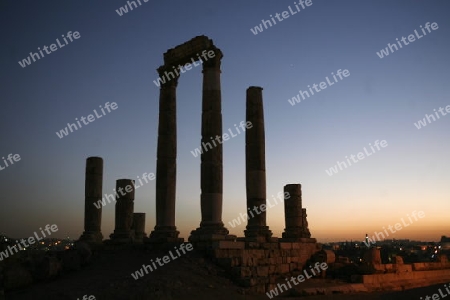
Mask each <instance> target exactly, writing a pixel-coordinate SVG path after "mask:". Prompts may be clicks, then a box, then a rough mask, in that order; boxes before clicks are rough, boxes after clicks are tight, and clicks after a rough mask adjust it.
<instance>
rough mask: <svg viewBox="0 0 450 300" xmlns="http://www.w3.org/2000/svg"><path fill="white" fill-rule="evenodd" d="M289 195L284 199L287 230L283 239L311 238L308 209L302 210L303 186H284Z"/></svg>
mask: <svg viewBox="0 0 450 300" xmlns="http://www.w3.org/2000/svg"><path fill="white" fill-rule="evenodd" d="M286 192H287V193H289V196H288V197H285V198H284V214H285V221H286V228H285V229H284V232H283V239H293V240H296V239H301V238H309V237H310V236H311V235H310V234H309V236H308V234H306V232H308V233H309V229H308V228H304V226H308V225H307V221H306V209H304V210H303V208H302V186H301V185H300V184H288V185H285V186H284V193H285V195H286Z"/></svg>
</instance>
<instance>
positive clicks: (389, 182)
mask: <svg viewBox="0 0 450 300" xmlns="http://www.w3.org/2000/svg"><path fill="white" fill-rule="evenodd" d="M141 3H142V6H140V7H138V8H135V9H134V10H133V11H130V12H129V13H128V14H124V15H123V16H119V15H118V14H117V13H116V9H118V8H119V7H121V6H123V5H126V1H119V0H113V1H101V2H100V1H83V2H82V1H75V0H65V1H55V0H53V1H38V2H37V1H32V0H24V1H12V0H5V1H1V2H0V37H1V40H2V47H1V48H0V80H1V85H0V94H1V118H0V138H1V145H0V150H1V151H0V157H3V156H7V155H8V154H9V153H13V154H15V153H17V154H19V155H20V156H21V158H22V159H21V160H20V161H19V162H16V163H15V164H14V165H12V166H10V167H7V168H6V169H4V170H1V171H0V190H1V191H2V193H1V196H0V199H1V207H0V232H3V233H5V234H7V235H9V236H13V237H27V236H31V235H32V234H33V232H35V231H37V230H38V229H39V227H41V226H44V225H45V224H57V225H58V228H59V231H58V233H57V234H56V236H58V237H64V236H66V235H69V236H70V237H72V238H78V237H79V236H80V235H81V233H82V232H83V218H84V172H85V164H86V158H87V157H89V156H101V157H103V159H104V183H103V192H104V193H112V189H113V188H114V187H115V181H116V180H117V179H119V178H130V179H137V176H142V174H143V173H146V172H147V173H150V172H153V173H154V172H156V145H157V128H158V101H159V100H158V99H159V88H158V87H156V86H155V84H154V83H153V80H155V79H156V78H157V76H158V75H157V72H156V68H158V67H159V66H160V65H161V64H162V63H163V53H164V52H165V51H167V49H169V48H172V47H175V46H177V45H179V44H181V43H184V42H186V41H188V40H189V39H191V38H193V37H195V36H197V35H207V36H208V37H210V38H212V39H213V41H214V43H215V45H216V46H217V47H219V48H220V49H221V50H222V52H223V53H224V57H223V59H222V76H221V80H222V107H223V130H224V131H227V130H228V128H234V126H233V125H234V124H237V123H239V122H241V121H242V120H244V119H245V94H246V89H247V88H248V87H249V86H261V87H263V89H264V90H263V99H264V109H265V126H266V168H267V196H268V197H271V195H276V194H277V193H278V192H280V191H282V190H283V186H284V185H285V184H290V183H301V184H302V189H303V206H304V207H306V208H307V212H308V222H309V229H310V231H311V233H312V237H315V238H317V239H318V240H319V241H321V242H326V241H335V240H346V239H347V240H350V239H353V240H362V239H363V238H364V235H365V234H366V233H369V234H373V233H374V232H375V231H381V230H382V228H383V226H385V227H387V226H388V225H394V224H395V223H397V222H400V220H401V218H405V220H406V218H407V215H408V214H411V213H412V212H413V211H424V213H425V217H424V218H423V219H419V220H418V221H416V222H414V223H413V224H411V225H410V226H409V227H407V228H404V229H402V230H401V231H399V232H397V233H396V234H393V235H391V236H389V238H409V239H421V240H429V241H437V240H439V239H440V236H441V235H450V228H449V227H450V218H449V210H450V201H449V200H450V199H449V198H450V185H449V184H448V183H449V181H450V176H449V172H448V170H449V169H450V160H449V159H448V153H450V142H449V139H448V137H449V128H450V116H442V117H441V118H440V119H439V120H436V121H435V122H432V123H431V124H428V125H427V126H426V127H424V128H422V129H420V130H419V129H417V128H416V127H415V126H414V123H415V122H417V121H418V120H420V119H423V118H424V116H425V114H431V113H433V109H438V108H439V107H445V106H447V105H449V104H450V98H449V96H448V95H450V84H449V82H448V78H449V75H448V71H449V70H450V60H449V59H448V53H450V39H449V36H450V19H449V18H448V12H449V11H450V2H448V1H443V0H442V1H411V0H400V1H386V0H385V1H360V0H345V1H323V0H322V1H319V0H313V5H312V6H310V7H307V8H306V9H305V10H302V11H301V12H300V13H297V14H296V15H293V16H291V17H289V18H288V19H286V20H283V21H282V22H277V24H276V25H275V26H273V27H271V28H269V29H267V30H264V31H263V32H262V33H260V34H258V35H254V34H253V33H252V32H251V31H250V28H253V27H254V26H257V25H259V24H260V23H261V20H262V19H265V20H267V19H269V15H270V14H275V13H277V12H278V13H281V12H282V11H285V10H288V6H289V5H291V6H292V7H293V6H294V1H292V0H289V1H285V0H282V1H256V0H248V1H243V2H242V1H229V2H223V1H221V2H218V1H205V0H201V1H200V0H196V1H170V2H165V1H164V3H163V1H149V2H147V3H144V2H143V0H142V1H141ZM427 22H436V23H438V26H439V29H438V30H435V31H432V32H431V33H429V34H427V35H426V36H424V37H423V38H421V39H420V40H416V41H415V42H413V43H411V44H409V45H407V46H403V48H402V49H399V50H398V51H395V52H394V53H392V54H390V55H389V56H387V57H385V58H383V59H380V58H379V57H378V56H377V55H376V52H377V51H380V50H381V49H382V48H385V47H386V46H387V44H388V43H394V42H395V39H396V38H399V39H400V38H401V37H402V36H407V35H409V34H412V33H414V30H418V31H419V32H420V25H422V26H423V25H425V23H427ZM68 31H78V32H79V33H80V35H81V38H80V39H78V40H74V41H73V42H72V43H69V44H68V45H66V46H65V47H64V48H61V49H59V50H57V51H56V52H54V53H51V54H48V55H45V57H43V58H42V59H40V60H38V61H36V62H33V63H31V65H29V66H27V67H26V68H22V67H21V66H20V65H19V64H18V61H21V60H22V59H24V58H26V57H27V56H28V55H29V53H30V52H31V51H32V52H36V51H37V48H38V47H41V48H42V47H43V46H44V45H47V46H49V45H50V44H52V43H54V42H55V40H56V39H57V38H60V37H61V35H62V34H64V35H66V34H67V32H68ZM338 69H342V70H344V69H348V70H349V72H350V76H349V77H347V78H345V79H344V80H341V81H339V82H338V83H336V84H335V85H333V86H330V87H328V88H327V89H326V90H323V91H321V92H320V93H317V94H315V95H314V96H312V97H310V98H308V99H306V100H304V101H302V102H301V103H299V104H296V105H295V106H291V105H290V104H289V103H288V99H290V98H292V97H294V96H295V95H296V94H297V93H298V92H299V90H300V89H301V90H306V89H307V85H312V84H313V83H317V84H319V83H320V82H321V81H324V80H325V77H326V76H331V72H334V73H336V71H337V70H338ZM201 92H202V74H201V67H196V68H193V69H192V70H190V71H188V72H187V73H185V74H183V75H182V76H181V78H180V80H179V84H178V89H177V106H178V107H177V114H178V115H177V122H178V133H177V134H178V167H177V168H178V169H177V191H176V192H177V199H176V201H177V204H176V205H177V206H176V225H177V227H178V229H179V230H180V232H181V237H184V238H187V237H188V236H189V233H190V231H191V230H193V229H195V228H196V227H198V226H199V223H200V158H198V157H197V158H194V156H193V155H192V154H191V153H190V151H191V150H194V149H195V148H196V147H198V146H199V145H200V122H201ZM108 101H109V102H113V101H114V102H116V103H117V105H118V109H117V110H115V111H113V112H111V113H109V114H107V115H106V116H104V117H103V118H101V119H97V120H95V121H94V122H93V123H90V124H89V125H86V126H83V127H82V128H80V129H79V130H78V131H75V132H74V133H71V134H69V135H68V136H66V137H64V138H62V139H60V138H58V137H57V135H56V132H57V131H59V130H60V129H63V128H64V127H65V126H67V123H68V122H70V123H73V122H74V121H75V118H80V117H81V116H85V117H86V116H87V115H89V114H90V113H92V111H93V110H94V109H96V108H98V107H99V105H104V104H105V102H108ZM376 140H386V141H387V143H388V146H387V147H386V148H382V150H381V151H378V152H376V153H374V154H373V155H372V156H370V157H367V158H365V159H364V160H362V161H360V162H358V163H356V164H354V165H352V166H350V167H348V168H347V169H344V170H342V171H339V172H338V173H337V174H335V175H333V176H329V175H327V173H326V172H325V170H326V169H329V168H330V167H332V166H334V165H335V164H336V162H337V161H338V160H339V161H343V160H344V159H345V156H349V155H351V154H357V153H358V152H361V151H363V148H364V147H369V143H372V144H373V143H374V142H375V141H376ZM244 142H245V136H244V134H241V135H238V136H237V137H234V138H232V139H230V140H228V141H226V142H225V143H224V145H223V151H224V161H223V163H224V182H223V185H224V202H223V215H222V219H223V222H224V223H225V225H226V227H227V228H228V229H229V230H230V232H231V233H233V234H237V235H239V236H243V230H244V229H245V225H241V226H240V227H236V228H232V227H231V226H230V225H229V224H228V222H229V221H231V220H233V219H234V218H237V217H239V214H240V213H244V212H245V211H246V207H245V206H246V204H245V203H246V200H245V199H246V194H245V161H244V157H245V144H244ZM0 164H1V165H2V166H4V164H3V162H2V160H0ZM134 207H135V212H145V213H147V220H146V231H147V233H150V232H151V231H152V230H153V227H154V225H155V181H152V182H150V183H149V184H146V185H145V186H143V187H141V188H139V189H138V190H137V191H136V199H135V204H134ZM267 223H268V225H269V226H270V228H271V230H272V231H273V233H274V236H281V232H282V231H283V229H284V208H283V205H282V204H280V205H277V206H276V207H273V208H270V209H269V210H268V212H267ZM113 227H114V204H109V205H107V206H106V207H104V208H103V221H102V233H103V235H104V237H105V238H106V237H108V236H109V234H110V233H112V232H113V230H114V228H113Z"/></svg>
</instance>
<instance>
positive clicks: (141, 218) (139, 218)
mask: <svg viewBox="0 0 450 300" xmlns="http://www.w3.org/2000/svg"><path fill="white" fill-rule="evenodd" d="M131 229H132V230H134V241H135V242H136V243H142V242H143V241H144V238H145V237H147V234H146V233H145V213H134V214H133V225H132V226H131Z"/></svg>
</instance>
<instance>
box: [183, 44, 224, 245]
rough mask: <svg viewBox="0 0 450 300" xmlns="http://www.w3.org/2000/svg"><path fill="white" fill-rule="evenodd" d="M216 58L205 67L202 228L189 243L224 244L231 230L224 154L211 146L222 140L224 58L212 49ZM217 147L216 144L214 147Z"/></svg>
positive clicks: (195, 231)
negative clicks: (225, 215)
mask: <svg viewBox="0 0 450 300" xmlns="http://www.w3.org/2000/svg"><path fill="white" fill-rule="evenodd" d="M213 50H214V52H215V56H214V57H213V58H211V59H209V60H208V61H205V62H204V63H203V93H202V130H201V134H202V139H201V147H203V145H204V147H207V146H206V145H208V144H209V145H210V146H208V147H207V148H206V149H207V150H206V151H203V152H202V154H201V157H200V159H201V165H200V185H201V196H200V208H201V216H202V219H201V222H200V227H199V228H197V229H196V230H194V231H192V232H191V236H190V237H189V241H191V242H193V243H198V242H202V241H208V240H209V241H212V240H224V239H226V236H227V235H228V233H229V232H228V229H226V228H225V227H224V224H223V222H222V201H223V196H222V192H223V166H222V164H223V153H222V143H218V142H216V143H215V144H216V145H211V143H212V139H214V138H216V136H222V96H221V87H220V73H221V71H220V64H221V59H222V57H223V54H222V52H221V51H220V49H218V48H215V47H213ZM213 144H214V143H213Z"/></svg>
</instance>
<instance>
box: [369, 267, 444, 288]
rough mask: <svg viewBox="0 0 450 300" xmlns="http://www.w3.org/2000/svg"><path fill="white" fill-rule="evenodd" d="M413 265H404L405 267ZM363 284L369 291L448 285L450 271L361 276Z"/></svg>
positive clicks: (405, 271)
mask: <svg viewBox="0 0 450 300" xmlns="http://www.w3.org/2000/svg"><path fill="white" fill-rule="evenodd" d="M406 266H409V267H411V265H404V267H406ZM361 277H362V278H360V279H361V280H362V283H363V284H364V286H365V287H367V289H368V290H369V291H376V290H405V289H411V288H417V287H422V286H430V285H433V284H440V283H447V282H448V280H449V278H450V269H444V270H431V271H411V270H406V269H404V272H396V273H386V274H373V275H361Z"/></svg>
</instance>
